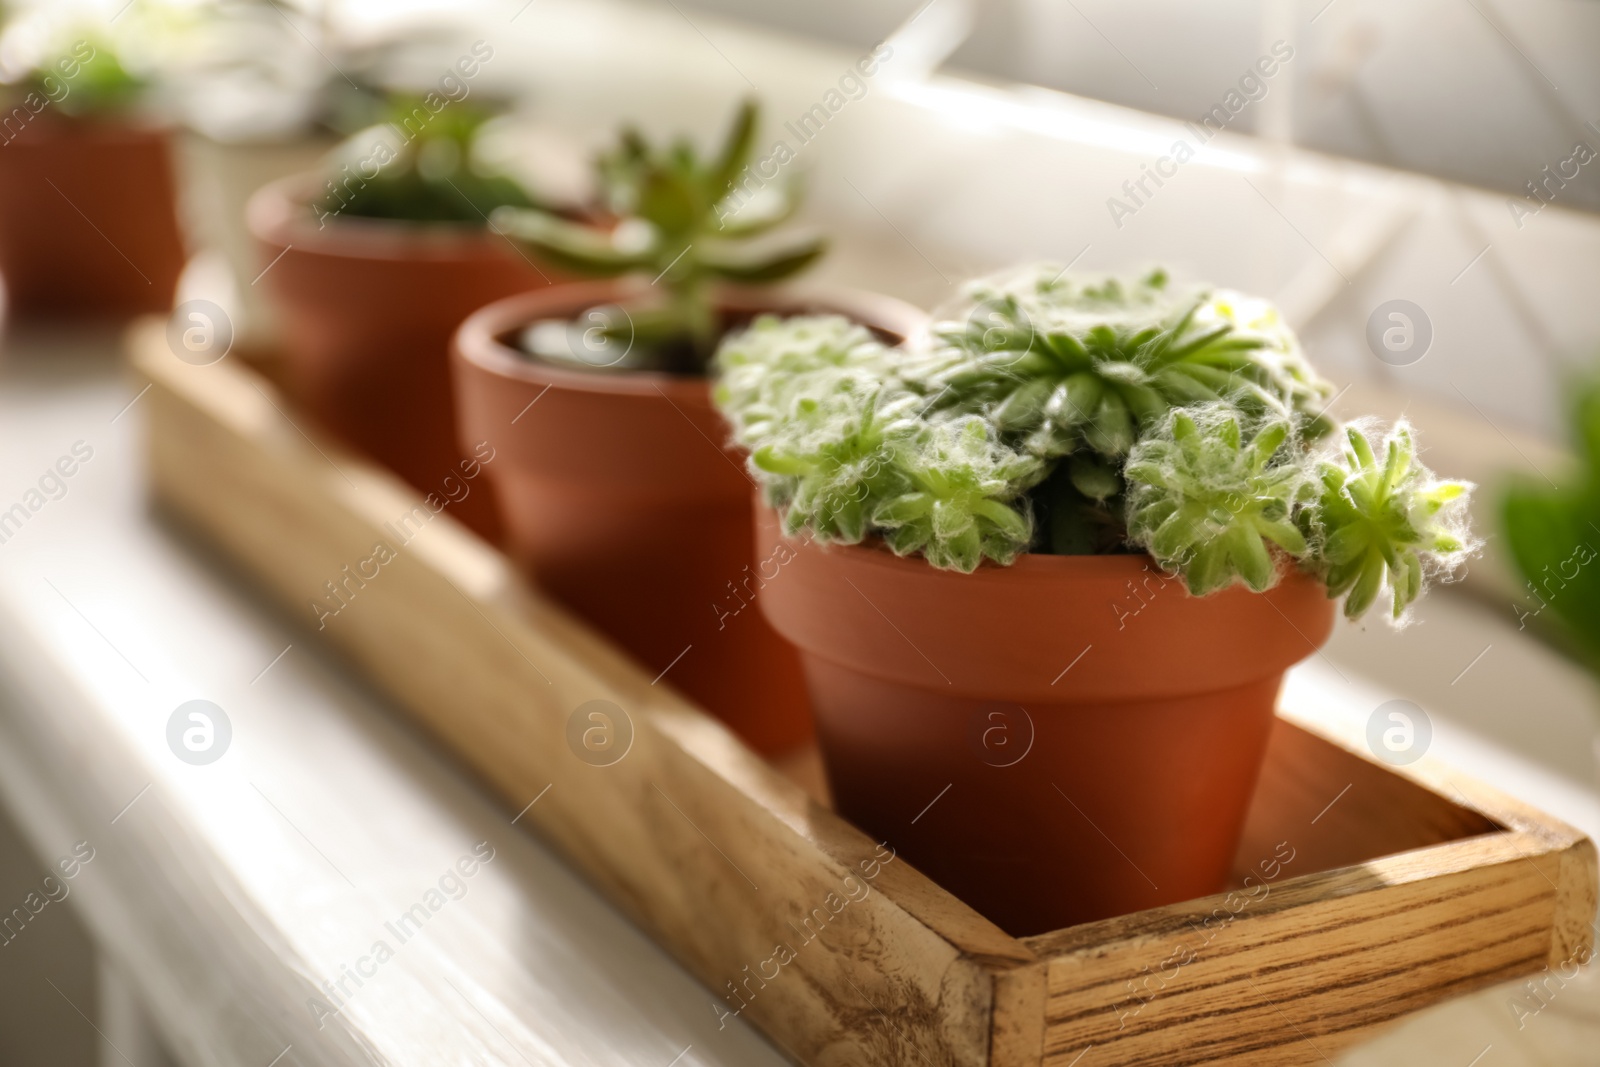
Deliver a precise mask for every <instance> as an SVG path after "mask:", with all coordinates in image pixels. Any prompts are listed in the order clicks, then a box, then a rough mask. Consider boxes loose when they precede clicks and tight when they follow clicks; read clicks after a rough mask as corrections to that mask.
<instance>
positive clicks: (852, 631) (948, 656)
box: [757, 508, 1334, 937]
mask: <svg viewBox="0 0 1600 1067" xmlns="http://www.w3.org/2000/svg"><path fill="white" fill-rule="evenodd" d="M757 552H758V554H759V555H761V556H763V557H783V558H784V560H785V562H784V563H783V566H782V567H781V570H780V573H779V574H778V575H777V576H776V577H774V578H773V579H772V580H771V581H770V582H769V583H768V584H767V586H766V588H764V589H763V590H762V591H761V594H760V598H759V603H760V604H761V608H762V611H764V612H765V613H766V615H767V618H768V619H769V620H770V621H771V622H772V625H773V626H774V627H776V628H777V630H778V632H779V633H781V634H782V635H783V636H785V637H787V638H788V639H789V640H791V641H793V642H794V643H795V644H796V645H797V646H799V648H800V650H801V655H802V660H803V662H804V665H805V673H806V679H807V682H808V683H809V685H810V687H811V697H812V703H813V707H814V709H815V713H816V716H817V731H818V738H819V741H820V743H821V747H822V754H823V760H824V763H825V764H826V767H827V773H828V782H829V786H830V788H831V790H832V792H833V799H834V804H835V806H836V808H837V809H838V811H839V813H840V814H842V815H843V816H845V817H846V818H848V819H849V820H851V821H852V822H854V823H856V824H857V825H858V826H860V827H861V828H862V829H864V830H866V831H867V832H868V833H869V834H871V835H873V837H875V838H876V839H878V840H886V841H888V842H889V843H890V844H892V845H893V846H895V847H896V848H897V849H898V850H899V851H900V854H901V855H903V856H905V857H906V858H907V859H909V860H910V861H911V862H912V863H913V864H914V865H916V866H917V867H919V868H920V869H921V870H922V871H923V872H924V873H926V874H927V875H928V876H929V877H931V878H932V879H933V880H934V881H936V882H938V883H939V884H940V885H942V886H944V887H945V888H946V889H948V890H950V891H951V892H952V893H954V894H955V895H956V896H958V897H960V898H961V899H962V900H964V901H966V902H967V903H968V904H970V905H971V906H972V907H973V908H975V909H976V910H977V911H979V912H981V913H982V914H984V915H985V916H987V917H988V918H989V919H991V920H992V921H994V922H995V923H996V924H998V925H999V926H1000V927H1002V928H1003V929H1005V930H1006V931H1007V932H1009V933H1011V934H1013V935H1016V936H1019V937H1022V936H1028V935H1031V934H1039V933H1043V932H1045V931H1048V930H1056V929H1061V928H1063V927H1067V926H1072V925H1074V924H1076V923H1082V922H1088V921H1091V920H1094V919H1103V918H1107V917H1109V916H1113V915H1121V914H1125V913H1128V912H1133V911H1139V910H1141V909H1144V908H1151V907H1156V906H1159V905H1162V904H1170V903H1174V902H1177V901H1182V900H1189V899H1193V898H1195V897H1200V896H1205V895H1207V894H1210V893H1215V892H1219V891H1221V890H1222V889H1223V888H1225V886H1226V884H1227V882H1228V878H1229V875H1230V871H1231V868H1232V863H1233V860H1234V853H1235V851H1236V850H1237V848H1238V845H1239V838H1240V834H1241V833H1242V831H1243V827H1244V819H1245V815H1246V812H1247V809H1248V807H1249V804H1250V798H1251V794H1252V793H1253V792H1254V790H1255V784H1256V778H1257V775H1258V773H1259V771H1260V768H1261V763H1262V759H1263V757H1264V755H1265V752H1266V745H1267V738H1268V734H1269V733H1270V731H1271V728H1272V722H1273V715H1274V709H1275V705H1276V701H1277V695H1278V690H1279V687H1280V685H1281V683H1282V680H1283V673H1284V671H1285V670H1287V669H1288V667H1289V666H1291V665H1292V664H1293V663H1295V662H1296V661H1298V660H1300V659H1303V658H1304V657H1305V656H1307V655H1309V654H1311V653H1312V652H1313V651H1315V649H1316V647H1317V645H1320V644H1321V642H1322V641H1324V640H1325V639H1326V638H1327V636H1328V634H1329V632H1330V631H1331V629H1332V626H1333V612H1334V605H1333V603H1332V602H1331V601H1329V600H1328V599H1327V595H1326V591H1325V589H1324V588H1323V586H1322V584H1321V583H1320V582H1318V581H1316V580H1315V579H1314V578H1311V577H1309V576H1306V575H1303V574H1299V573H1296V574H1293V575H1291V576H1288V577H1286V578H1285V579H1284V580H1283V581H1282V582H1281V583H1280V584H1279V585H1278V586H1277V587H1276V588H1275V589H1273V590H1271V591H1270V592H1268V593H1266V594H1255V593H1251V592H1249V591H1247V590H1245V589H1243V588H1234V589H1229V590H1226V591H1224V592H1222V593H1219V594H1216V595H1215V596H1211V597H1205V598H1196V597H1191V596H1190V595H1189V594H1188V592H1187V591H1186V590H1185V589H1184V588H1183V585H1182V583H1181V582H1179V581H1177V580H1175V579H1170V578H1165V577H1164V576H1163V575H1161V573H1160V572H1159V571H1157V570H1156V569H1155V566H1154V564H1152V563H1151V562H1150V561H1149V559H1148V558H1147V557H1145V556H1138V555H1120V556H1045V555H1027V556H1023V557H1021V558H1020V559H1018V560H1017V562H1016V564H1015V565H1013V566H1011V567H997V566H993V565H987V564H986V565H984V566H982V567H980V568H979V569H978V570H977V571H976V572H974V573H973V574H970V575H967V574H957V573H954V572H949V571H939V570H935V569H934V568H933V567H931V566H929V565H928V564H927V563H926V562H924V561H923V560H922V559H921V558H917V557H912V558H906V559H901V558H899V557H897V556H895V555H894V554H893V553H892V552H890V551H889V550H888V549H887V548H885V547H883V546H882V545H881V544H879V545H871V546H869V545H853V546H842V545H829V546H822V545H819V544H816V543H814V542H804V543H802V542H798V541H791V540H787V539H785V538H783V537H782V534H781V531H780V529H779V526H778V519H777V516H776V515H775V514H774V513H773V512H772V511H771V510H770V509H765V508H764V509H762V511H761V514H760V515H759V517H758V531H757Z"/></svg>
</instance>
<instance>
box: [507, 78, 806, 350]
mask: <svg viewBox="0 0 1600 1067" xmlns="http://www.w3.org/2000/svg"><path fill="white" fill-rule="evenodd" d="M758 119H759V109H758V108H757V106H756V104H755V103H754V102H753V101H746V102H745V103H744V104H743V105H742V106H741V107H740V109H739V112H738V114H737V115H736V116H735V118H734V121H733V125H732V127H731V128H730V129H729V131H728V135H727V137H726V138H725V139H724V140H723V143H722V145H721V146H720V148H719V149H718V150H717V152H716V154H715V155H714V156H713V157H712V158H710V159H702V158H701V157H700V155H699V154H698V153H697V152H696V151H695V149H694V147H693V146H692V145H691V144H690V143H689V142H688V141H686V140H679V141H676V142H674V143H673V144H672V145H671V147H669V148H657V147H655V146H652V145H651V144H649V143H648V142H647V141H646V140H645V139H644V138H643V137H642V136H641V135H640V134H639V133H638V131H636V130H632V129H629V130H626V131H624V132H623V134H622V137H621V140H620V143H619V144H618V145H617V147H616V148H615V149H613V150H612V151H610V152H608V153H606V154H604V155H602V156H601V157H600V159H599V161H598V162H597V165H596V174H597V177H598V183H599V186H600V190H601V197H600V203H599V205H598V208H599V210H598V211H597V212H596V214H595V216H594V217H593V218H592V219H591V220H589V221H587V222H580V221H574V220H572V219H569V218H563V217H561V216H559V215H557V214H554V213H552V212H548V211H538V210H520V211H517V210H508V211H503V212H501V213H500V214H499V215H497V216H496V217H495V225H496V227H497V228H499V229H500V230H501V231H502V232H504V233H506V234H507V235H508V236H510V237H511V238H512V240H514V241H516V242H518V243H519V244H521V245H522V246H524V247H525V248H526V249H527V250H528V251H529V252H531V253H534V254H537V255H539V256H542V257H544V258H545V259H547V260H549V261H551V262H552V263H555V264H556V265H558V266H561V267H564V268H566V269H569V270H572V271H575V272H578V273H581V274H588V275H593V276H597V277H615V276H618V275H623V274H640V275H643V276H645V277H649V278H651V279H652V281H653V283H658V284H660V285H661V286H662V287H663V288H664V289H665V291H666V297H667V299H666V301H665V303H664V304H663V305H662V306H660V307H655V308H646V309H640V310H634V309H630V310H629V314H630V316H631V322H630V323H628V324H627V325H626V326H622V327H618V328H619V329H626V330H628V331H631V335H632V336H631V340H632V341H633V342H634V344H635V345H638V346H642V347H644V348H645V349H646V350H654V351H656V352H657V353H658V354H659V355H658V359H657V363H658V364H660V365H662V366H663V367H664V369H669V370H675V371H682V372H689V373H699V372H702V371H704V369H705V367H706V365H707V363H708V361H709V360H710V358H711V356H712V354H713V352H714V350H715V347H716V342H717V339H718V335H719V333H720V331H721V324H720V323H719V322H718V321H717V316H716V313H715V310H714V308H713V306H712V302H711V292H710V287H711V285H712V283H714V282H718V281H726V282H735V283H744V284H765V283H769V282H776V281H781V280H782V279H784V278H787V277H790V276H791V275H794V274H796V273H798V272H800V271H802V270H804V269H805V268H806V267H808V266H810V265H811V264H812V263H813V262H815V261H816V259H817V258H818V257H819V256H821V255H822V253H823V251H824V250H825V248H826V242H824V241H823V240H822V239H821V238H820V237H817V236H815V235H813V234H810V233H806V232H800V231H796V232H791V233H787V234H785V233H780V232H774V231H775V230H776V228H777V227H778V226H779V225H780V224H782V223H784V222H785V221H787V220H788V219H789V218H790V217H791V216H792V215H793V213H794V211H795V209H796V207H797V206H798V204H799V199H798V195H797V189H796V188H795V186H794V185H793V184H773V185H765V186H764V187H763V188H762V189H761V190H760V193H761V195H755V196H751V197H749V198H748V200H747V199H746V197H745V196H744V195H743V193H742V192H741V191H740V181H741V176H742V175H747V171H748V166H749V163H750V161H751V158H752V152H753V149H754V145H755V134H756V126H757V122H758ZM746 181H748V177H747V178H746ZM675 350H679V351H681V352H683V353H684V354H683V355H681V356H678V355H676V353H675Z"/></svg>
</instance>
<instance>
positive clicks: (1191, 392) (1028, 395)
mask: <svg viewBox="0 0 1600 1067" xmlns="http://www.w3.org/2000/svg"><path fill="white" fill-rule="evenodd" d="M963 311H964V312H965V317H964V319H955V318H947V319H946V320H944V321H940V322H938V323H936V324H935V325H934V326H933V327H932V328H931V329H930V331H929V335H928V336H927V337H924V338H915V339H913V340H912V341H911V342H909V343H908V344H907V345H905V346H902V347H899V348H889V347H886V346H884V345H883V344H881V343H879V342H878V341H876V340H875V339H873V338H872V336H871V335H870V334H869V333H868V332H867V331H866V330H864V329H862V328H861V327H859V326H853V325H851V324H850V323H848V322H846V321H845V320H844V319H842V318H837V317H799V318H791V319H786V320H780V319H778V318H776V317H772V316H766V317H763V318H760V319H758V320H757V321H756V322H755V323H753V324H752V325H751V326H750V328H749V329H747V330H745V331H743V332H741V333H738V334H734V335H732V336H730V337H728V338H726V339H725V340H724V341H723V343H722V346H721V348H720V349H719V351H718V354H717V360H716V363H717V370H718V372H719V374H720V379H719V382H718V385H717V388H716V391H715V394H714V395H715V397H716V400H717V403H718V405H719V406H720V408H721V410H722V411H723V413H724V414H725V415H726V416H727V418H728V420H729V422H730V423H731V424H732V426H733V427H734V439H735V441H736V442H737V443H739V444H740V445H743V446H744V447H746V448H748V449H749V450H750V452H751V459H750V469H751V471H752V473H753V474H754V475H755V476H756V477H757V478H758V479H759V480H760V481H761V483H762V484H763V485H764V486H765V488H766V490H767V496H768V499H769V501H770V502H771V503H773V504H774V505H775V506H777V507H778V508H780V509H781V510H782V511H783V513H784V523H785V527H786V529H787V530H788V531H789V532H791V533H794V532H798V531H800V530H809V531H810V532H811V533H812V534H813V536H816V537H818V538H819V539H822V540H837V541H842V542H846V543H853V542H857V541H860V540H862V539H863V538H865V537H868V536H873V535H876V536H879V537H881V538H882V539H883V541H884V542H885V543H886V544H887V545H888V546H889V547H890V548H891V549H893V550H894V551H895V552H897V553H899V554H901V555H907V554H910V553H913V552H919V553H921V554H922V555H923V556H924V557H925V558H926V559H927V560H928V562H929V563H931V564H933V565H934V566H936V567H941V568H947V569H953V570H959V571H967V572H970V571H972V570H974V569H975V568H976V567H977V566H978V565H979V564H980V562H981V561H982V560H984V559H988V560H991V561H993V562H996V563H1000V564H1007V563H1010V562H1012V561H1013V560H1014V559H1015V558H1016V556H1017V555H1018V554H1019V553H1022V552H1028V551H1033V552H1053V553H1059V554H1077V553H1095V552H1126V551H1141V550H1142V551H1146V552H1149V553H1150V554H1151V556H1153V557H1154V558H1155V560H1156V561H1157V562H1158V563H1160V564H1161V565H1162V566H1163V567H1165V568H1167V569H1168V570H1170V571H1174V572H1176V573H1178V574H1179V575H1181V576H1182V577H1183V578H1184V580H1185V582H1186V583H1187V585H1188V587H1189V589H1190V591H1191V592H1193V593H1194V594H1196V595H1205V594H1208V593H1212V592H1215V591H1217V590H1220V589H1223V588H1226V587H1228V586H1230V585H1233V584H1235V583H1242V584H1244V585H1245V586H1247V587H1248V588H1250V589H1253V590H1256V591H1258V592H1259V591H1264V590H1266V589H1268V588H1270V587H1271V586H1272V585H1273V584H1275V583H1276V582H1277V580H1278V579H1279V577H1280V576H1281V574H1282V572H1283V571H1284V569H1285V568H1286V567H1287V566H1289V565H1291V564H1292V565H1295V566H1299V567H1300V568H1302V569H1304V570H1307V571H1310V572H1313V573H1315V574H1317V575H1319V576H1320V577H1321V578H1322V579H1323V580H1324V581H1325V583H1326V584H1327V586H1328V594H1329V596H1330V597H1341V596H1342V597H1344V598H1345V602H1344V607H1345V612H1346V614H1348V615H1350V616H1352V617H1355V616H1359V615H1361V614H1362V613H1363V612H1365V611H1366V610H1367V608H1369V607H1370V606H1371V605H1372V603H1373V602H1374V601H1375V600H1376V598H1377V596H1378V594H1379V592H1380V591H1382V590H1383V589H1384V588H1387V589H1388V590H1389V593H1390V599H1391V604H1392V607H1393V612H1392V615H1393V617H1394V618H1395V619H1397V620H1398V619H1401V618H1403V616H1404V615H1405V612H1406V609H1407V608H1408V607H1409V606H1410V605H1411V604H1412V603H1413V602H1414V601H1415V600H1416V598H1417V596H1418V595H1419V594H1420V593H1421V591H1422V588H1423V585H1424V582H1425V579H1426V578H1428V577H1429V576H1435V577H1438V576H1447V575H1449V574H1450V573H1451V572H1452V571H1453V570H1454V569H1455V568H1456V566H1457V565H1458V564H1459V563H1460V562H1461V561H1462V560H1463V559H1464V558H1465V557H1466V556H1467V555H1468V554H1470V553H1471V552H1472V551H1473V549H1474V548H1475V544H1474V542H1473V541H1472V539H1471V537H1470V535H1469V534H1468V533H1467V531H1466V526H1465V522H1466V520H1465V504H1466V498H1467V493H1468V491H1469V489H1470V486H1468V485H1466V484H1465V483H1461V482H1441V481H1438V480H1437V479H1435V478H1434V476H1433V475H1432V473H1431V472H1430V471H1428V470H1427V469H1426V468H1425V467H1423V466H1422V465H1421V464H1420V463H1418V462H1417V460H1416V454H1415V448H1414V446H1413V443H1412V433H1411V430H1410V428H1409V427H1408V426H1406V425H1405V424H1404V423H1403V422H1402V423H1400V424H1398V425H1397V426H1395V428H1394V429H1393V430H1392V432H1391V433H1390V434H1389V435H1388V436H1387V438H1385V439H1384V440H1383V442H1382V444H1381V447H1380V451H1381V454H1382V456H1383V459H1382V460H1381V461H1380V460H1379V458H1378V453H1375V452H1374V449H1373V446H1372V443H1371V440H1370V439H1369V436H1368V430H1366V429H1365V428H1363V427H1361V426H1349V427H1346V428H1345V433H1344V434H1343V435H1342V439H1343V443H1344V446H1343V450H1342V451H1335V450H1333V449H1332V448H1330V447H1329V446H1326V445H1322V444H1320V443H1319V441H1320V439H1321V438H1323V437H1324V436H1325V435H1326V432H1327V430H1328V429H1330V428H1331V426H1332V423H1331V420H1329V419H1327V418H1326V417H1325V415H1324V414H1323V413H1322V412H1321V411H1319V410H1317V406H1318V405H1319V403H1320V402H1321V401H1322V399H1323V398H1324V397H1325V396H1326V395H1327V393H1328V392H1329V389H1328V387H1327V386H1326V385H1325V384H1324V383H1323V382H1322V381H1321V380H1320V379H1318V378H1317V377H1316V375H1315V374H1314V372H1313V371H1312V370H1311V367H1310V365H1309V363H1307V362H1306V360H1305V358H1304V356H1303V355H1302V354H1301V353H1300V348H1299V343H1298V341H1297V340H1296V339H1295V337H1294V335H1293V333H1292V332H1290V331H1289V330H1288V328H1287V327H1286V326H1284V325H1283V323H1282V322H1281V320H1280V318H1279V317H1278V314H1277V311H1276V309H1275V308H1273V307H1272V306H1271V305H1270V304H1268V303H1267V302H1265V301H1262V300H1259V299H1256V298H1251V297H1245V296H1242V295H1240V294H1237V293H1227V292H1219V291H1211V290H1204V289H1190V290H1186V291H1183V292H1181V293H1175V292H1171V291H1169V289H1168V282H1167V279H1166V276H1165V274H1164V273H1163V272H1159V271H1158V272H1155V273H1152V274H1147V275H1145V276H1143V277H1142V278H1139V279H1137V280H1133V281H1128V280H1123V279H1117V278H1103V277H1095V278H1083V277H1070V276H1068V275H1066V274H1065V272H1064V271H1062V270H1060V269H1059V268H1056V267H1054V266H1048V265H1047V266H1042V267H1035V268H1030V270H1029V271H1026V272H1023V273H1021V274H1018V275H1013V276H1011V277H1009V278H1006V279H1002V280H1001V281H999V282H993V281H984V282H980V283H977V284H975V285H973V286H972V287H970V288H969V290H968V301H967V303H966V304H965V305H964V306H963V307H961V308H959V309H957V312H958V314H959V313H960V312H963ZM1019 397H1022V398H1024V399H1019ZM1075 408H1076V409H1077V410H1076V411H1074V410H1073V409H1075ZM1597 493H1600V490H1597Z"/></svg>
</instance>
